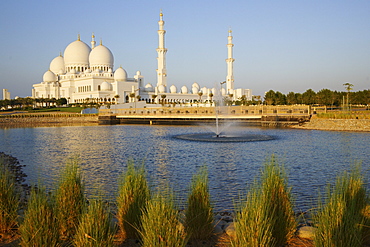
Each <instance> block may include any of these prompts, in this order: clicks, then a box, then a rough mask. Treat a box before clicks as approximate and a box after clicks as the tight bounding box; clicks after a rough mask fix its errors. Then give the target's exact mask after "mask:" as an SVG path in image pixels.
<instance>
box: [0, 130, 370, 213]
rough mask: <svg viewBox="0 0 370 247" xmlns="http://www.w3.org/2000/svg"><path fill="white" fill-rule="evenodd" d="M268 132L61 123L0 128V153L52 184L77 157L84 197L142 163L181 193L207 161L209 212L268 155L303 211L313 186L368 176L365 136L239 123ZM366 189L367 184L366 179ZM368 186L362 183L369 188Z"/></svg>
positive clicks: (32, 179)
mask: <svg viewBox="0 0 370 247" xmlns="http://www.w3.org/2000/svg"><path fill="white" fill-rule="evenodd" d="M239 128H240V131H241V132H244V133H248V134H257V135H268V136H272V137H274V139H273V140H269V141H262V142H236V143H233V142H227V143H214V142H194V141H187V140H180V139H177V138H174V136H176V135H179V134H192V133H200V132H204V131H207V130H206V129H204V128H202V127H199V126H147V125H115V126H68V127H39V128H8V129H0V140H1V141H0V151H2V152H5V153H7V154H11V155H13V156H15V157H16V158H18V159H19V160H20V162H21V164H24V165H26V167H25V168H24V171H25V173H26V174H28V178H27V182H29V183H37V182H38V181H43V183H44V184H46V185H47V186H48V187H49V188H51V187H53V185H54V183H55V180H56V179H57V177H58V175H59V173H60V171H61V169H62V168H63V166H64V164H65V162H66V159H67V158H68V157H71V156H73V155H79V156H80V158H81V160H82V164H81V166H82V168H83V172H84V176H85V178H86V187H87V192H88V194H89V196H91V197H92V196H94V195H95V194H97V193H99V192H104V193H105V194H106V195H107V197H108V199H110V200H114V197H115V195H116V193H117V183H118V178H119V175H120V174H121V173H122V171H124V170H125V167H126V164H127V161H128V160H129V159H134V160H135V162H137V163H141V162H144V164H145V166H146V169H147V171H148V175H149V177H150V181H151V183H152V184H153V186H156V185H159V184H166V183H169V184H170V185H171V186H173V187H174V190H175V191H176V194H177V195H178V196H179V197H180V198H184V197H185V196H186V193H187V188H188V185H189V182H190V180H191V177H192V175H193V174H194V173H195V172H196V170H197V168H198V167H200V166H202V165H207V166H208V170H209V177H210V190H211V196H212V198H213V201H214V204H215V207H216V210H218V211H220V210H225V209H226V210H230V209H232V208H233V202H234V201H235V200H236V199H237V198H238V196H239V195H243V194H245V193H246V191H247V190H246V188H247V186H248V185H250V184H251V183H252V182H253V180H254V178H255V177H256V176H257V175H258V174H259V172H260V169H261V166H262V165H263V163H264V162H265V160H266V159H268V158H269V157H270V156H271V155H272V154H275V155H276V156H277V158H278V160H279V161H280V163H284V164H285V166H286V168H287V172H288V175H289V181H288V182H289V185H290V186H292V187H293V194H294V198H295V201H296V205H297V208H296V210H302V211H306V210H308V209H310V208H311V207H312V206H313V205H314V203H315V202H316V200H317V195H318V194H317V191H318V190H321V191H324V189H325V186H326V184H327V183H332V182H334V180H335V176H336V175H338V174H339V173H340V172H342V171H344V170H346V169H349V168H350V166H351V164H353V163H355V162H356V161H361V162H362V167H363V170H364V172H363V174H364V176H365V179H368V178H369V167H370V157H369V153H370V145H369V143H368V140H369V138H370V133H356V132H334V131H333V132H329V131H316V130H312V131H307V130H296V129H266V128H258V127H239ZM366 182H367V180H366ZM366 186H368V184H366ZM369 189H370V188H369Z"/></svg>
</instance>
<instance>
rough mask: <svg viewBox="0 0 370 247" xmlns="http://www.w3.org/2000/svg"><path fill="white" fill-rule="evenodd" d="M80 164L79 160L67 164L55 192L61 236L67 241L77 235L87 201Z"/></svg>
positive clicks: (72, 160)
mask: <svg viewBox="0 0 370 247" xmlns="http://www.w3.org/2000/svg"><path fill="white" fill-rule="evenodd" d="M78 163H79V160H78V159H77V158H73V159H70V160H69V161H68V162H67V164H66V166H65V168H64V170H63V171H62V175H61V177H60V179H59V183H58V184H57V188H56V192H55V204H56V210H57V211H56V215H57V219H58V222H59V227H60V234H61V236H63V237H64V238H66V239H71V238H72V237H73V235H74V234H75V232H76V228H77V224H78V222H79V220H80V217H81V214H82V211H83V209H84V207H85V201H86V198H85V196H84V182H83V181H82V175H81V172H80V170H79V167H78Z"/></svg>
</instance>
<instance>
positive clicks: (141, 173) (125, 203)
mask: <svg viewBox="0 0 370 247" xmlns="http://www.w3.org/2000/svg"><path fill="white" fill-rule="evenodd" d="M149 198H150V193H149V187H148V183H147V180H146V173H145V169H144V166H141V167H135V165H134V163H133V162H129V163H128V166H127V170H126V172H124V173H123V174H122V177H121V180H120V185H119V193H118V197H117V219H118V225H119V227H120V235H121V237H122V238H123V239H125V238H130V239H139V238H140V236H141V235H140V231H142V225H141V218H142V214H143V212H145V207H146V205H147V202H148V200H149Z"/></svg>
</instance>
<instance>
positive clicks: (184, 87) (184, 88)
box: [181, 86, 188, 94]
mask: <svg viewBox="0 0 370 247" xmlns="http://www.w3.org/2000/svg"><path fill="white" fill-rule="evenodd" d="M181 93H182V94H187V93H188V88H187V87H186V86H182V87H181Z"/></svg>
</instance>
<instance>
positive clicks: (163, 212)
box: [141, 192, 188, 247]
mask: <svg viewBox="0 0 370 247" xmlns="http://www.w3.org/2000/svg"><path fill="white" fill-rule="evenodd" d="M164 194H167V196H165V195H164ZM142 224H143V230H142V232H141V234H142V246H144V247H154V246H156V247H157V246H161V247H165V246H166V247H167V246H168V247H172V246H177V247H181V246H185V245H186V243H187V240H188V237H187V234H186V233H185V229H184V226H183V225H182V224H181V223H180V221H179V218H178V213H177V211H176V210H175V208H174V203H173V198H172V196H171V195H168V193H163V192H162V193H161V192H158V193H157V194H156V195H155V196H154V197H153V198H151V199H150V200H149V201H148V203H147V210H146V212H144V215H143V218H142Z"/></svg>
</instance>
